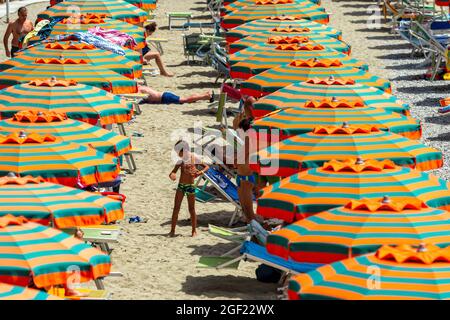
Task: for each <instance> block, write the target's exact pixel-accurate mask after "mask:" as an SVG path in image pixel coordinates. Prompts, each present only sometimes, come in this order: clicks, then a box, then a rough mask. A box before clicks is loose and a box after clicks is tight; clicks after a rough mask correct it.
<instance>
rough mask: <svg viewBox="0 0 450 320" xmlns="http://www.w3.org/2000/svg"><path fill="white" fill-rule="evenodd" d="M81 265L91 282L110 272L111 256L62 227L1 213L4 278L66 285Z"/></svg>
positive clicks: (15, 282)
mask: <svg viewBox="0 0 450 320" xmlns="http://www.w3.org/2000/svg"><path fill="white" fill-rule="evenodd" d="M74 267H77V268H78V269H79V280H80V281H81V282H87V281H90V280H94V279H97V278H100V277H105V276H107V275H108V274H109V273H110V269H111V259H110V258H109V256H108V255H107V254H105V253H103V252H101V251H100V250H98V249H96V248H94V247H92V246H90V245H88V244H85V243H84V242H82V241H80V240H78V239H76V238H74V237H73V236H70V235H68V234H66V233H64V232H61V231H59V230H56V229H53V228H49V227H46V226H43V225H40V224H37V223H34V222H30V221H28V220H27V219H26V218H24V217H14V216H12V215H6V216H4V217H0V281H1V282H4V283H7V284H13V285H20V286H27V285H29V283H30V280H32V281H33V283H34V285H35V286H36V287H38V288H43V287H49V286H54V285H64V284H67V283H68V282H69V281H70V279H71V278H70V277H72V276H73V273H72V272H69V271H70V270H71V269H73V268H74Z"/></svg>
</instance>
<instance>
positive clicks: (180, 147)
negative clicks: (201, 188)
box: [169, 140, 209, 237]
mask: <svg viewBox="0 0 450 320" xmlns="http://www.w3.org/2000/svg"><path fill="white" fill-rule="evenodd" d="M174 150H175V152H176V153H177V154H178V156H179V157H180V158H181V159H180V160H179V161H178V162H177V164H176V165H175V167H174V168H173V170H172V171H171V172H170V174H169V177H170V179H172V181H176V180H177V171H178V169H180V168H181V174H180V180H179V183H178V188H177V191H176V193H175V202H174V207H173V213H172V227H171V229H170V233H169V236H170V237H174V236H175V228H176V226H177V221H178V214H179V213H180V207H181V203H182V201H183V198H184V196H187V200H188V208H189V214H190V215H191V225H192V236H193V237H195V236H196V235H197V215H196V213H195V186H194V180H195V178H197V177H199V176H200V175H202V174H203V173H205V172H206V171H208V169H209V166H208V165H207V164H205V163H203V162H202V161H201V160H200V159H198V158H197V157H196V156H195V155H194V154H193V153H191V152H190V146H189V144H188V143H187V142H186V141H183V140H180V141H178V142H177V143H176V144H175V146H174ZM197 165H199V166H202V167H203V169H202V170H198V169H197Z"/></svg>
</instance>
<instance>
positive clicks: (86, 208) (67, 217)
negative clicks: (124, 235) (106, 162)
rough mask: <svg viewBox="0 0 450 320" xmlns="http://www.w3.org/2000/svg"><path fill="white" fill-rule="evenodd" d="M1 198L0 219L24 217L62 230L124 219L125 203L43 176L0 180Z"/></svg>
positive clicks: (1, 178)
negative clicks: (58, 182) (5, 216)
mask: <svg viewBox="0 0 450 320" xmlns="http://www.w3.org/2000/svg"><path fill="white" fill-rule="evenodd" d="M0 199H1V201H0V216H4V215H6V214H12V215H14V216H16V217H19V216H24V217H25V218H27V219H28V220H30V221H33V222H36V223H40V224H43V225H49V224H52V225H53V226H54V227H55V228H58V229H64V228H72V227H79V226H89V225H99V224H101V223H110V222H112V221H117V220H121V219H123V217H124V212H123V206H122V202H121V201H117V200H115V199H113V198H110V197H105V196H102V195H100V194H98V193H91V192H87V191H83V190H80V189H75V188H70V187H66V186H62V185H60V184H55V183H51V182H45V181H44V179H43V178H41V177H37V178H33V177H31V176H25V177H23V178H19V177H16V176H15V175H14V174H9V175H8V176H4V177H0Z"/></svg>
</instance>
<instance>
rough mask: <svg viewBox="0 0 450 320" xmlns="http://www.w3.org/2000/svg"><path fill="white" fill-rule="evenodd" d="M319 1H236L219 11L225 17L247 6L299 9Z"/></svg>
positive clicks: (316, 3)
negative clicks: (293, 6) (285, 6)
mask: <svg viewBox="0 0 450 320" xmlns="http://www.w3.org/2000/svg"><path fill="white" fill-rule="evenodd" d="M320 2H321V1H320V0H237V1H234V2H233V3H230V4H228V5H224V6H222V8H221V9H220V15H222V16H225V15H227V14H228V13H230V12H234V11H240V10H242V9H245V7H248V6H254V5H276V6H280V7H282V6H284V5H298V6H301V7H305V6H306V7H307V6H311V5H313V4H314V5H319V6H320Z"/></svg>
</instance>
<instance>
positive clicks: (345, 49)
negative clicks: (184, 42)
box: [228, 28, 351, 55]
mask: <svg viewBox="0 0 450 320" xmlns="http://www.w3.org/2000/svg"><path fill="white" fill-rule="evenodd" d="M303 30H304V31H300V30H299V31H298V32H296V33H289V34H285V33H283V32H271V33H260V34H255V35H251V36H248V37H246V38H244V39H241V40H239V41H236V42H233V43H231V44H230V45H229V46H228V48H229V49H228V53H229V54H233V53H236V52H239V51H241V50H245V49H248V48H251V47H256V48H255V49H254V50H251V51H253V52H257V53H262V52H264V50H267V49H268V48H270V47H275V46H277V45H279V44H290V43H302V42H303V43H304V42H313V43H318V44H321V45H323V46H325V47H326V48H329V49H333V50H336V51H339V52H342V53H344V54H346V55H350V51H351V49H350V46H349V45H348V44H346V43H345V42H343V41H340V40H338V39H336V38H332V37H330V36H327V35H324V34H320V33H316V32H311V31H310V30H309V29H307V28H306V29H303Z"/></svg>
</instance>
